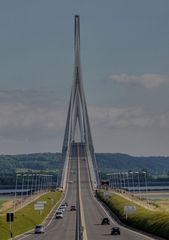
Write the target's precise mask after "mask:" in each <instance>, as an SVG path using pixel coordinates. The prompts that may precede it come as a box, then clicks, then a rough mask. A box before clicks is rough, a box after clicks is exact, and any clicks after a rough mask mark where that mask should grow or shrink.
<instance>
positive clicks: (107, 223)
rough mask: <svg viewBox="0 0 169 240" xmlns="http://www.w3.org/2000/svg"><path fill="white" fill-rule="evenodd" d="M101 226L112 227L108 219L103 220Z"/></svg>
mask: <svg viewBox="0 0 169 240" xmlns="http://www.w3.org/2000/svg"><path fill="white" fill-rule="evenodd" d="M101 225H110V220H109V219H108V218H103V220H102V222H101Z"/></svg>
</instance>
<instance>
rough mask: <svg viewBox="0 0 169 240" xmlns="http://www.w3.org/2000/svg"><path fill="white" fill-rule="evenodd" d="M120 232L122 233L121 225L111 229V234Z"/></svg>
mask: <svg viewBox="0 0 169 240" xmlns="http://www.w3.org/2000/svg"><path fill="white" fill-rule="evenodd" d="M114 234H118V235H120V228H119V227H113V228H112V230H111V235H114Z"/></svg>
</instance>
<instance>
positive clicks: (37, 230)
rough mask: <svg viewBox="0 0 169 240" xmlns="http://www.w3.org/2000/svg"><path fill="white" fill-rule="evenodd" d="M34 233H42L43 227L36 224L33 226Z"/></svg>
mask: <svg viewBox="0 0 169 240" xmlns="http://www.w3.org/2000/svg"><path fill="white" fill-rule="evenodd" d="M35 233H44V226H43V225H42V224H38V225H36V226H35Z"/></svg>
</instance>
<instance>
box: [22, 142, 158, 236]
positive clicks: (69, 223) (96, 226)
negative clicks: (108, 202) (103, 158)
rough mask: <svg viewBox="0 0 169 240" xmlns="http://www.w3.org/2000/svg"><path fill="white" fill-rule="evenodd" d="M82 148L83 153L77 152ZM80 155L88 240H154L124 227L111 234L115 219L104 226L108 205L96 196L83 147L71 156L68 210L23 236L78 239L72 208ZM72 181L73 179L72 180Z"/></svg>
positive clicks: (67, 197)
mask: <svg viewBox="0 0 169 240" xmlns="http://www.w3.org/2000/svg"><path fill="white" fill-rule="evenodd" d="M78 152H79V155H80V156H76V154H77V153H78ZM77 159H78V160H79V162H80V179H81V195H82V202H83V209H84V217H85V225H86V230H87V240H104V239H106V240H110V239H111V240H112V239H114V238H116V239H119V240H126V239H129V240H150V239H155V238H150V237H147V236H145V235H141V234H139V233H137V232H134V231H131V230H128V229H127V228H124V227H121V226H120V230H121V235H120V236H119V235H116V236H112V235H110V229H111V227H112V226H117V225H118V224H117V223H115V222H114V220H113V219H112V222H111V225H108V226H107V225H106V226H102V225H101V224H100V223H101V220H102V218H103V217H106V216H107V213H106V212H105V210H104V208H103V207H102V206H101V205H100V203H98V201H97V200H96V199H95V198H94V196H93V193H92V191H91V187H90V181H89V174H88V165H87V159H86V158H85V156H84V152H83V149H82V148H81V147H80V148H79V149H78V150H77V149H76V148H75V149H74V150H73V155H72V158H71V159H70V166H69V174H68V175H69V176H68V190H67V193H66V198H65V200H64V201H67V202H68V203H69V207H68V209H67V210H66V211H65V213H64V218H63V219H55V218H54V219H53V220H52V221H51V224H50V225H49V226H48V227H47V228H46V229H45V233H44V234H39V235H38V234H37V235H36V234H33V233H30V234H27V235H25V236H23V237H22V238H20V239H23V238H26V239H28V240H75V229H76V212H74V211H70V206H71V205H76V187H77V186H76V173H77V164H76V163H77ZM70 181H72V183H70Z"/></svg>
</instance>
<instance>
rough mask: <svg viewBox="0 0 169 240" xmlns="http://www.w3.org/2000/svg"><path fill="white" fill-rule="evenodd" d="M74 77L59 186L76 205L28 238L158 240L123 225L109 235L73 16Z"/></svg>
mask: <svg viewBox="0 0 169 240" xmlns="http://www.w3.org/2000/svg"><path fill="white" fill-rule="evenodd" d="M74 23H75V26H74V30H75V32H74V54H75V61H74V75H73V76H74V78H73V85H72V89H71V95H70V101H69V107H68V114H67V120H66V128H65V134H64V140H63V147H62V162H63V169H62V175H61V176H60V187H61V188H62V189H63V192H64V198H63V200H62V201H63V202H65V201H67V202H68V203H69V206H71V205H74V206H76V211H70V208H69V209H68V210H66V212H65V213H64V217H63V219H59V220H57V219H55V213H53V220H52V221H51V223H50V225H47V226H46V229H45V233H44V234H42V235H33V234H32V235H25V236H23V237H22V238H21V239H24V238H26V239H29V240H34V239H35V240H48V239H49V240H102V239H107V240H109V239H113V238H114V237H116V238H117V239H120V240H127V239H128V240H148V239H155V238H152V237H149V236H146V235H144V234H142V233H138V232H135V231H134V230H130V229H128V228H125V227H122V226H120V229H121V234H120V235H119V236H112V235H110V231H111V227H112V226H117V225H118V224H117V223H116V221H115V220H114V219H113V218H112V217H111V216H110V215H109V213H108V212H107V211H106V210H105V208H104V207H103V206H102V205H101V204H100V202H98V200H97V199H96V198H95V196H94V191H95V190H96V188H99V187H100V181H99V175H98V169H97V163H96V158H95V153H94V147H93V140H92V135H91V129H90V124H89V117H88V112H87V105H86V99H85V94H84V88H83V83H82V71H81V63H80V17H79V16H78V15H76V16H75V19H74ZM104 217H109V218H110V222H111V225H106V226H102V225H101V221H102V219H103V218H104Z"/></svg>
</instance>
